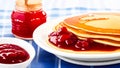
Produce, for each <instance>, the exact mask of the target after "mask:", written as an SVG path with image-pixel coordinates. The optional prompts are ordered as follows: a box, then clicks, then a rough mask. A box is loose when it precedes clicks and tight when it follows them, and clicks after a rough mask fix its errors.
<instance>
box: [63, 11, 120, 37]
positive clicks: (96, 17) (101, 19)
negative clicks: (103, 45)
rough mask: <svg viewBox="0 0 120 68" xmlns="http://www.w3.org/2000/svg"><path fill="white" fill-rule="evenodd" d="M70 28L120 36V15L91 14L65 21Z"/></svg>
mask: <svg viewBox="0 0 120 68" xmlns="http://www.w3.org/2000/svg"><path fill="white" fill-rule="evenodd" d="M64 24H66V25H68V26H69V27H72V28H76V29H82V30H85V31H88V32H92V33H98V34H112V35H120V13H89V14H83V15H79V16H74V17H70V18H67V19H65V20H64Z"/></svg>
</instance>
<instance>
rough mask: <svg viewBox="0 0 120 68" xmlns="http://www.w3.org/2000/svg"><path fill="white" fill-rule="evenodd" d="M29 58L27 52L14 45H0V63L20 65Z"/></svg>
mask: <svg viewBox="0 0 120 68" xmlns="http://www.w3.org/2000/svg"><path fill="white" fill-rule="evenodd" d="M29 58H30V56H29V54H28V53H27V51H26V50H24V49H23V48H21V47H19V46H17V45H15V44H0V63H4V64H15V63H22V62H24V61H26V60H28V59H29Z"/></svg>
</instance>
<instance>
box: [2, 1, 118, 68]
mask: <svg viewBox="0 0 120 68" xmlns="http://www.w3.org/2000/svg"><path fill="white" fill-rule="evenodd" d="M119 3H120V0H43V9H44V10H45V11H46V13H47V18H48V20H54V19H55V18H59V17H62V16H69V15H74V14H80V13H86V12H91V11H118V12H119V11H120V4H119ZM14 7H15V0H0V38H1V37H14V36H13V35H12V33H11V19H10V15H11V12H12V10H13V9H14ZM28 42H29V43H31V44H32V45H33V46H34V47H35V50H36V53H37V54H36V57H35V59H34V60H33V62H32V63H31V64H30V65H29V67H28V68H120V64H114V65H106V66H83V65H75V64H71V63H68V62H65V61H63V60H61V59H59V58H57V57H56V56H55V55H53V54H50V53H48V52H46V51H45V50H43V49H41V48H40V47H38V46H37V45H36V44H35V42H34V41H28Z"/></svg>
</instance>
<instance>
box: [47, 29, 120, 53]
mask: <svg viewBox="0 0 120 68" xmlns="http://www.w3.org/2000/svg"><path fill="white" fill-rule="evenodd" d="M48 37H49V39H48V40H49V42H50V43H52V44H53V45H54V46H57V47H59V48H62V49H67V50H73V51H108V52H109V51H115V50H117V49H120V47H116V46H110V45H106V44H101V43H97V42H94V41H93V40H92V39H90V38H86V40H81V39H79V38H78V37H77V36H76V35H75V34H73V33H72V32H69V31H68V30H67V28H66V27H61V28H59V29H58V30H57V31H53V32H52V33H50V34H49V36H48Z"/></svg>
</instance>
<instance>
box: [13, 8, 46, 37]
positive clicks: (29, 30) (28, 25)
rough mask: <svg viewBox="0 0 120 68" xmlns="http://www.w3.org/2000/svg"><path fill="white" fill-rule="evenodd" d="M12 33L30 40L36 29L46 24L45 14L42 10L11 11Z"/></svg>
mask: <svg viewBox="0 0 120 68" xmlns="http://www.w3.org/2000/svg"><path fill="white" fill-rule="evenodd" d="M11 18H12V33H13V34H14V35H16V36H19V37H23V38H32V34H33V31H34V30H35V28H36V27H38V26H39V25H41V24H43V23H45V22H46V13H45V12H44V11H43V10H36V11H29V12H25V11H19V10H16V11H13V12H12V15H11Z"/></svg>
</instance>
